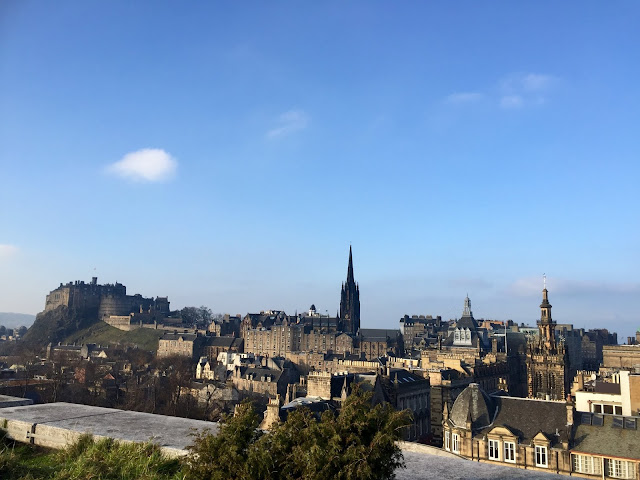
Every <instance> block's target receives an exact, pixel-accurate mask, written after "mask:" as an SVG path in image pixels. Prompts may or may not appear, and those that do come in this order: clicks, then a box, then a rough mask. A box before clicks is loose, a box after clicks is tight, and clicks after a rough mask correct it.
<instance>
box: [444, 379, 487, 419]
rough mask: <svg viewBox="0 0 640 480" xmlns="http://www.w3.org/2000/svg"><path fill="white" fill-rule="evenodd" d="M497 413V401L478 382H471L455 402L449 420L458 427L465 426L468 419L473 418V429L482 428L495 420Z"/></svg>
mask: <svg viewBox="0 0 640 480" xmlns="http://www.w3.org/2000/svg"><path fill="white" fill-rule="evenodd" d="M495 413H496V404H495V402H494V401H493V400H492V399H491V398H490V397H489V395H487V394H486V393H485V392H484V390H482V389H480V387H479V386H478V384H477V383H471V384H470V385H469V386H468V387H467V388H465V389H464V390H463V391H462V393H461V394H460V395H458V398H456V401H455V402H453V407H451V413H450V414H449V420H451V421H452V422H453V423H454V424H455V425H456V426H458V427H464V426H465V425H466V422H467V419H471V429H472V430H480V429H482V428H484V427H486V426H488V425H490V424H491V422H493V419H494V417H495Z"/></svg>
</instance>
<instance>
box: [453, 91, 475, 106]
mask: <svg viewBox="0 0 640 480" xmlns="http://www.w3.org/2000/svg"><path fill="white" fill-rule="evenodd" d="M483 97H484V95H483V94H481V93H478V92H459V93H452V94H451V95H448V96H447V97H446V98H445V100H444V101H445V102H446V103H450V104H454V105H460V104H464V103H474V102H477V101H479V100H482V98H483Z"/></svg>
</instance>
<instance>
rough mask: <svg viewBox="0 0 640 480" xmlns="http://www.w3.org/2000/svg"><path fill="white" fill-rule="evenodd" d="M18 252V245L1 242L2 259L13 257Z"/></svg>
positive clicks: (0, 252) (0, 256)
mask: <svg viewBox="0 0 640 480" xmlns="http://www.w3.org/2000/svg"><path fill="white" fill-rule="evenodd" d="M16 253H18V247H16V246H15V245H7V244H2V243H0V260H4V259H5V258H11V257H13V256H14V255H15V254H16Z"/></svg>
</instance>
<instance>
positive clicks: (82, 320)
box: [23, 306, 98, 346]
mask: <svg viewBox="0 0 640 480" xmlns="http://www.w3.org/2000/svg"><path fill="white" fill-rule="evenodd" d="M97 321H98V307H97V306H92V307H86V308H77V307H65V306H59V307H56V308H55V309H53V310H48V311H45V312H41V313H39V314H38V315H37V316H36V320H35V322H33V325H32V326H31V328H29V330H27V333H26V334H25V335H24V337H23V340H24V342H25V343H29V344H32V345H39V346H45V345H47V344H49V342H51V343H58V342H60V341H62V340H63V339H64V338H66V337H68V336H69V335H71V334H72V333H74V332H75V331H77V330H81V329H83V328H86V327H89V326H90V325H93V324H94V323H96V322H97Z"/></svg>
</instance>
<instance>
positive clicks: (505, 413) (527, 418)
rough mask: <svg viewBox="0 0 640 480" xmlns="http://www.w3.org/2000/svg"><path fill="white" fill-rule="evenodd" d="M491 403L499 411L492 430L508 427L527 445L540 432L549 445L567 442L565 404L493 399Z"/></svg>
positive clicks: (520, 399) (498, 397) (494, 397)
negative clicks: (498, 427)
mask: <svg viewBox="0 0 640 480" xmlns="http://www.w3.org/2000/svg"><path fill="white" fill-rule="evenodd" d="M491 399H492V400H493V401H494V402H495V404H496V406H497V408H498V415H497V416H496V419H495V420H494V422H493V426H492V427H491V428H493V427H495V426H504V427H507V428H508V429H509V430H511V431H512V432H513V433H514V434H516V435H517V436H518V439H519V442H520V443H529V442H530V441H531V440H532V439H533V437H535V436H536V435H537V434H538V433H539V432H542V433H544V434H545V435H546V436H547V438H548V439H549V440H550V441H551V444H552V445H554V444H556V443H557V442H561V441H563V440H564V441H566V440H568V438H569V434H570V431H569V429H567V405H566V403H564V402H556V401H549V400H534V399H527V398H514V397H504V396H493V395H492V396H491ZM491 428H488V429H485V430H484V431H483V433H487V432H488V431H489V430H491ZM556 431H557V432H558V434H559V435H558V436H557V435H556Z"/></svg>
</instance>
